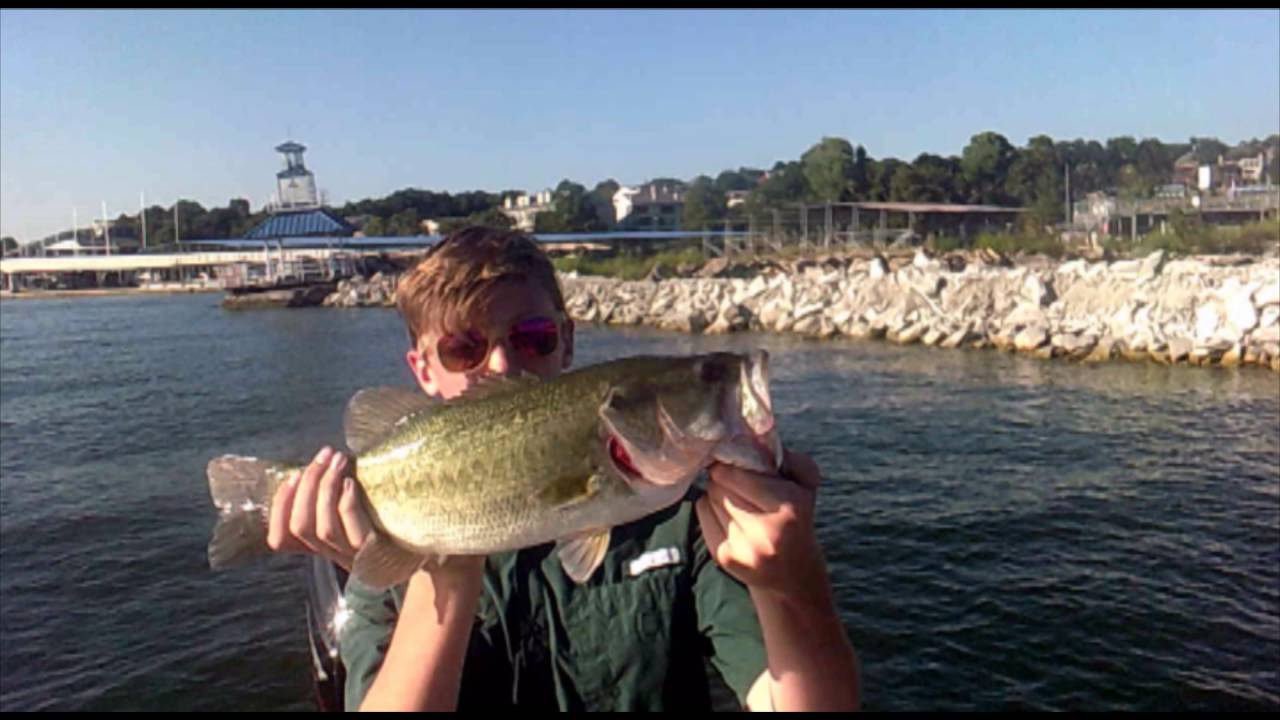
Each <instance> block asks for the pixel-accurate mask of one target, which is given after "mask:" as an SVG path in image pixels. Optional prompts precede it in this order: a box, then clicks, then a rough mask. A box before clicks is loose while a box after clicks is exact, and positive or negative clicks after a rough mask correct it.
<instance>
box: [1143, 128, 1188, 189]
mask: <svg viewBox="0 0 1280 720" xmlns="http://www.w3.org/2000/svg"><path fill="white" fill-rule="evenodd" d="M1176 157H1177V156H1175V155H1172V154H1170V152H1169V149H1168V148H1167V147H1166V146H1165V144H1164V143H1162V142H1160V141H1159V140H1156V139H1154V138H1147V139H1145V140H1143V141H1142V142H1140V143H1138V150H1137V152H1136V153H1135V154H1134V158H1133V166H1134V168H1135V169H1136V170H1137V171H1138V177H1139V178H1141V181H1142V184H1143V185H1144V186H1146V187H1147V188H1154V187H1155V186H1157V185H1163V184H1164V183H1167V182H1169V181H1170V179H1171V176H1172V175H1173V161H1174V160H1175V159H1176Z"/></svg>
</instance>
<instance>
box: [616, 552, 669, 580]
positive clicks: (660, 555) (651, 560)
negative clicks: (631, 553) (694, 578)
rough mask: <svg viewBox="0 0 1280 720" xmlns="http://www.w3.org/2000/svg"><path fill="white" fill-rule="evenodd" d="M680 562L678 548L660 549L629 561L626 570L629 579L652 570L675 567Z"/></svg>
mask: <svg viewBox="0 0 1280 720" xmlns="http://www.w3.org/2000/svg"><path fill="white" fill-rule="evenodd" d="M678 562H680V548H673V547H668V548H661V549H659V550H650V551H649V552H647V553H645V554H643V555H641V556H640V557H638V558H636V559H635V560H632V561H631V565H630V566H629V567H628V568H627V572H628V573H629V574H630V575H631V577H635V576H637V575H639V574H641V573H646V572H649V571H650V570H653V569H654V568H660V567H666V566H668V565H675V564H676V563H678Z"/></svg>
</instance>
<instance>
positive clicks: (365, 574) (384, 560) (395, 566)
mask: <svg viewBox="0 0 1280 720" xmlns="http://www.w3.org/2000/svg"><path fill="white" fill-rule="evenodd" d="M423 560H424V558H423V557H422V556H421V555H418V554H417V553H414V552H412V551H410V550H406V549H404V548H403V547H401V546H399V545H397V544H396V543H395V541H394V540H392V539H391V538H389V537H387V536H386V535H384V534H382V533H380V532H378V531H377V530H375V531H373V532H371V533H369V537H368V538H367V539H366V540H365V543H364V546H363V547H361V548H360V552H358V553H356V561H355V563H353V564H352V566H351V577H353V578H355V579H356V580H359V581H360V582H361V583H363V584H365V585H367V586H369V587H371V588H373V589H374V590H386V589H387V588H389V587H392V586H395V585H399V584H400V583H402V582H405V581H406V580H408V579H409V578H410V577H411V576H412V575H413V573H414V572H415V571H417V569H418V568H420V567H422V563H423Z"/></svg>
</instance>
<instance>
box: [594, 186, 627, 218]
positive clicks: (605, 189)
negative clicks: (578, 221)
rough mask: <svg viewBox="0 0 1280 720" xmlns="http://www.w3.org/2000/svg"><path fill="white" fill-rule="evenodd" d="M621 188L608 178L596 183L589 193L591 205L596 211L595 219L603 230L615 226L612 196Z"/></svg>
mask: <svg viewBox="0 0 1280 720" xmlns="http://www.w3.org/2000/svg"><path fill="white" fill-rule="evenodd" d="M621 188H622V185H620V184H619V183H618V181H617V180H614V179H613V178H609V179H608V180H605V181H604V182H600V183H596V186H595V189H593V190H592V191H591V203H592V204H593V205H594V206H595V209H596V219H597V220H599V222H600V224H601V225H602V226H603V227H604V228H605V229H609V228H612V227H613V226H614V225H616V224H617V220H616V219H615V218H614V208H613V196H614V195H615V194H617V192H618V190H620V189H621Z"/></svg>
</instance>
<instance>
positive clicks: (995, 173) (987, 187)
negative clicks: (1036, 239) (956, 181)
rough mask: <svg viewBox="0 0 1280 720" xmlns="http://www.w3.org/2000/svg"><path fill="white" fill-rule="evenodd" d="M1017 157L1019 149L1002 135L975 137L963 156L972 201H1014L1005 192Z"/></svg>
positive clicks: (962, 161) (967, 185)
mask: <svg viewBox="0 0 1280 720" xmlns="http://www.w3.org/2000/svg"><path fill="white" fill-rule="evenodd" d="M1017 156H1018V153H1017V150H1016V149H1015V148H1014V147H1013V146H1012V145H1010V144H1009V141H1008V140H1007V139H1005V137H1004V136H1003V135H1001V134H1000V133H995V132H984V133H979V134H977V135H974V136H973V137H972V138H971V139H970V140H969V144H968V145H966V146H965V148H964V153H963V154H962V155H961V157H960V167H961V169H962V171H963V176H964V181H965V186H966V188H967V189H968V199H969V202H974V203H983V204H991V205H1005V204H1008V203H1009V202H1010V200H1011V198H1010V197H1009V196H1008V194H1007V193H1006V192H1005V189H1004V186H1005V179H1006V176H1007V175H1008V172H1009V167H1010V166H1011V165H1013V162H1014V160H1016V159H1017Z"/></svg>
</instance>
